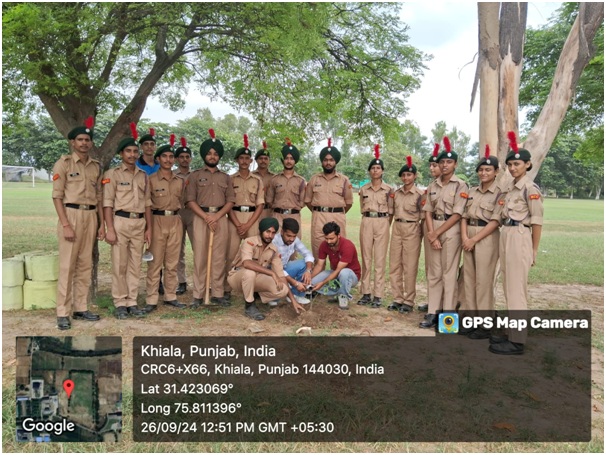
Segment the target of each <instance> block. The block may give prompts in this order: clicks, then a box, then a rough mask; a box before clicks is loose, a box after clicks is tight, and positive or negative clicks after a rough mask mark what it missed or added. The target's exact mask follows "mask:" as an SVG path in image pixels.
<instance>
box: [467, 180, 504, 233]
mask: <svg viewBox="0 0 606 455" xmlns="http://www.w3.org/2000/svg"><path fill="white" fill-rule="evenodd" d="M503 196H504V194H503V193H502V192H501V190H500V189H499V187H498V186H497V182H496V181H495V182H493V183H492V185H490V187H489V188H488V189H487V190H486V191H482V186H481V185H480V186H474V187H473V188H471V189H470V190H469V197H468V198H467V204H466V205H465V213H464V214H463V218H465V219H467V220H468V219H470V218H472V219H476V220H483V221H486V222H487V223H488V222H489V221H498V222H499V224H500V223H501V211H502V207H503V205H502V204H499V200H502V199H503Z"/></svg>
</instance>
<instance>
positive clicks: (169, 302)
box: [164, 300, 187, 308]
mask: <svg viewBox="0 0 606 455" xmlns="http://www.w3.org/2000/svg"><path fill="white" fill-rule="evenodd" d="M164 305H170V306H174V307H175V308H185V307H187V305H185V304H183V303H180V302H179V301H178V300H165V301H164Z"/></svg>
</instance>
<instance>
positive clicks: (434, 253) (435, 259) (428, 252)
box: [422, 221, 444, 314]
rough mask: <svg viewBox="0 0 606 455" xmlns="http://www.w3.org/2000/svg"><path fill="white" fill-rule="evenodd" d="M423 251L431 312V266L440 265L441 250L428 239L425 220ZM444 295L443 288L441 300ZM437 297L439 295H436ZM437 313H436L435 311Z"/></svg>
mask: <svg viewBox="0 0 606 455" xmlns="http://www.w3.org/2000/svg"><path fill="white" fill-rule="evenodd" d="M422 224H423V227H422V229H423V251H424V252H425V279H426V281H427V305H428V309H427V311H428V312H429V266H430V265H432V267H434V268H435V267H440V251H439V250H434V249H433V248H432V247H431V243H429V240H427V223H425V221H423V223H422ZM443 295H444V289H442V295H441V296H439V298H440V302H441V301H442V297H443ZM436 297H437V296H436ZM433 314H435V313H433Z"/></svg>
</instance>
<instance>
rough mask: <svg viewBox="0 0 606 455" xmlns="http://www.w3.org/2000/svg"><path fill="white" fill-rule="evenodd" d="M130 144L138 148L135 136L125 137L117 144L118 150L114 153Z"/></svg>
mask: <svg viewBox="0 0 606 455" xmlns="http://www.w3.org/2000/svg"><path fill="white" fill-rule="evenodd" d="M131 145H134V146H135V147H137V148H139V143H138V142H137V140H136V139H135V138H132V137H125V138H124V139H122V140H121V141H120V143H119V144H118V150H117V151H116V153H120V152H121V151H122V150H124V149H125V148H126V147H130V146H131Z"/></svg>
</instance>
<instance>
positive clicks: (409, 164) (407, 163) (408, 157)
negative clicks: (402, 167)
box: [406, 155, 412, 168]
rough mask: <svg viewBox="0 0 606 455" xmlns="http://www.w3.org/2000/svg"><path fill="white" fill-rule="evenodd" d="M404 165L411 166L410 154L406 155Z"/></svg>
mask: <svg viewBox="0 0 606 455" xmlns="http://www.w3.org/2000/svg"><path fill="white" fill-rule="evenodd" d="M406 165H407V166H408V167H409V168H411V167H412V156H410V155H408V156H407V157H406Z"/></svg>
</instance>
